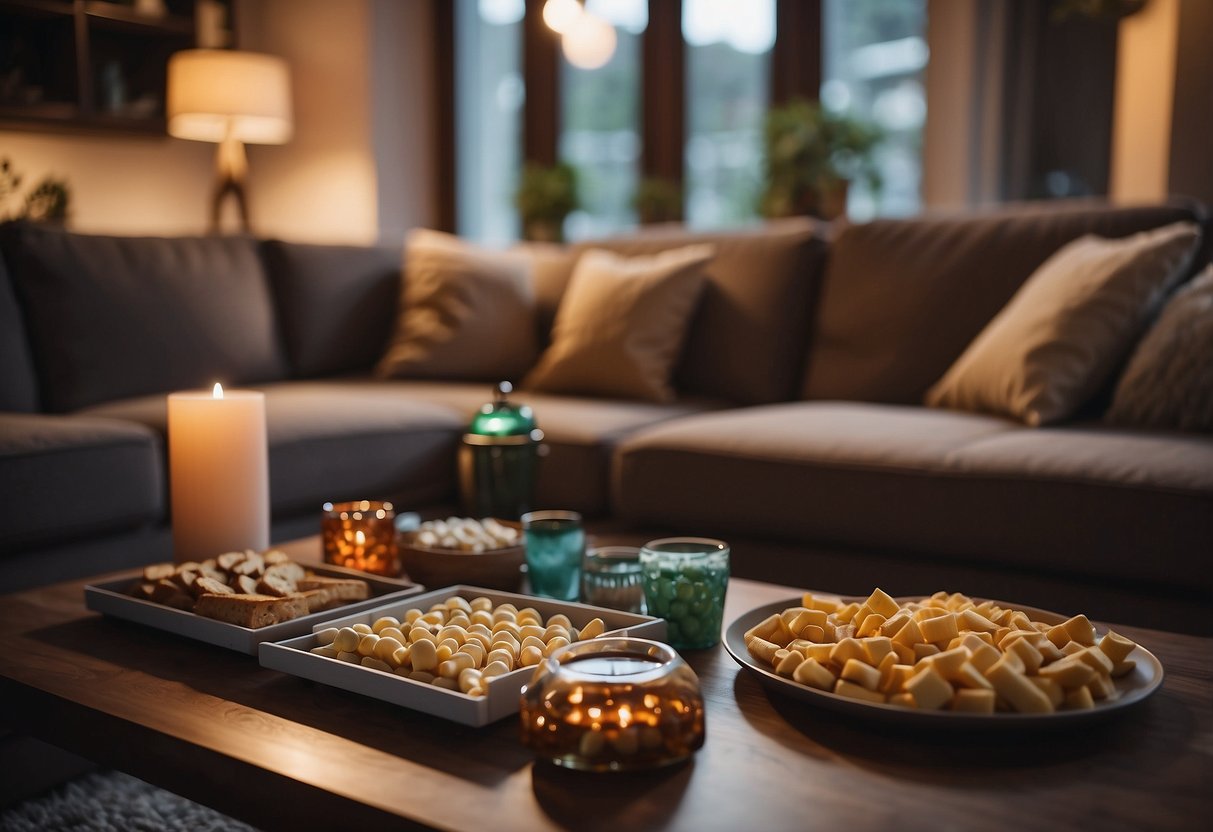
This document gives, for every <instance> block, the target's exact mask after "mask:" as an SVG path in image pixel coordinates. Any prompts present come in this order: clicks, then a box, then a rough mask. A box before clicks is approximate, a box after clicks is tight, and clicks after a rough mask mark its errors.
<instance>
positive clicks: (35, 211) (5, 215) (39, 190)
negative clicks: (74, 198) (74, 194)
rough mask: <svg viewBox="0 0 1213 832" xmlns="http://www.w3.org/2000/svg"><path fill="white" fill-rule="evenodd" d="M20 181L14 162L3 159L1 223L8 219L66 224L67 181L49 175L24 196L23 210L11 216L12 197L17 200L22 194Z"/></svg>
mask: <svg viewBox="0 0 1213 832" xmlns="http://www.w3.org/2000/svg"><path fill="white" fill-rule="evenodd" d="M21 181H22V177H21V174H19V173H17V171H16V170H15V169H14V168H13V166H12V163H11V162H9V160H8V159H0V222H2V221H4V220H8V219H17V220H30V221H31V222H45V223H56V224H59V225H62V224H64V223H66V222H67V215H68V208H69V206H70V204H71V191H70V189H69V188H68V185H67V180H64V179H55V178H53V177H50V176H48V177H46V178H45V179H43V180H42V181H41V182H39V183H38V184H37V185H36V186H34V188H33V190H31V191H29V192H28V193H27V194H26V195H25V200H24V205H23V207H22V209H21V211H20V212H18V213H15V214H12V215H11V216H10V213H9V211H8V201H9V197H16V196H17V195H18V194H19V192H20V190H21Z"/></svg>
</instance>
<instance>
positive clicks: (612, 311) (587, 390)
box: [523, 245, 714, 402]
mask: <svg viewBox="0 0 1213 832" xmlns="http://www.w3.org/2000/svg"><path fill="white" fill-rule="evenodd" d="M713 252H714V247H713V246H710V245H696V246H685V247H683V248H678V249H673V250H670V251H665V252H662V253H661V254H655V255H651V256H647V257H621V256H619V255H617V254H612V253H610V252H608V251H602V250H600V249H591V250H590V251H587V252H585V253H584V254H583V255H581V259H580V260H578V261H577V266H576V268H575V269H574V270H573V276H572V278H570V279H569V286H568V289H567V290H566V291H565V294H564V298H563V299H562V300H561V301H560V308H559V309H558V310H557V312H556V323H555V324H554V326H553V328H552V345H551V346H550V347H548V349H547V351H546V352H545V353H544V354H543V356H542V357H541V358H540V359H539V364H538V365H536V367H535V369H534V370H532V371H531V373H530V375H528V376H527V377H526V380H525V381H524V382H523V386H524V387H526V388H528V389H531V390H539V391H543V392H548V393H579V394H584V395H590V396H613V397H617V398H624V399H643V400H646V401H656V402H668V401H672V400H673V399H674V390H673V388H672V387H671V386H670V376H671V374H672V373H673V371H674V365H675V364H676V363H677V361H678V357H679V354H680V353H681V351H682V344H683V341H684V340H685V339H686V333H687V330H688V328H689V326H690V323H691V315H692V313H693V312H694V311H695V306H696V303H697V302H698V300H699V296H700V294H701V293H702V291H703V286H704V276H703V271H702V269H703V266H704V264H706V263H707V262H708V261H709V260H711V259H712V254H713Z"/></svg>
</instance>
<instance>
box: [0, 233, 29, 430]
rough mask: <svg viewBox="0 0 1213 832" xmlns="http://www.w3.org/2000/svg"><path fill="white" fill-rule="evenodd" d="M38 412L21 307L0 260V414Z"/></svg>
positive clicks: (2, 259) (2, 261)
mask: <svg viewBox="0 0 1213 832" xmlns="http://www.w3.org/2000/svg"><path fill="white" fill-rule="evenodd" d="M37 410H38V384H37V381H35V379H34V363H33V358H32V357H31V356H30V350H29V342H28V341H27V340H26V337H25V322H24V321H23V320H21V307H19V306H18V305H17V297H16V295H14V294H13V284H12V282H11V281H10V280H9V276H8V269H7V268H6V267H5V265H4V258H3V257H0V411H8V412H10V413H33V412H35V411H37Z"/></svg>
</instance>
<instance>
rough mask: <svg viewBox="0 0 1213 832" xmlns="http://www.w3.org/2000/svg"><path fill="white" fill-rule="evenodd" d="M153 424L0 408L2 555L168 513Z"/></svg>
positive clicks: (152, 519)
mask: <svg viewBox="0 0 1213 832" xmlns="http://www.w3.org/2000/svg"><path fill="white" fill-rule="evenodd" d="M163 450H164V449H163V444H162V442H161V441H160V438H159V437H158V436H157V435H156V434H155V433H154V432H153V431H151V430H149V429H148V428H146V427H144V426H142V425H137V424H131V423H128V422H119V421H114V420H110V419H99V418H86V417H81V416H52V415H45V414H37V415H36V414H17V413H0V468H3V470H4V476H3V477H0V553H10V552H14V551H19V550H22V549H26V548H33V547H37V546H40V545H50V544H56V543H61V542H64V541H69V540H73V539H77V538H82V537H85V536H88V535H93V534H101V533H111V532H117V531H123V530H128V529H134V528H138V527H140V526H144V525H147V524H150V523H155V522H157V521H159V520H162V519H163V518H164V513H165V480H164V474H163V465H164V461H163V459H164V454H163Z"/></svg>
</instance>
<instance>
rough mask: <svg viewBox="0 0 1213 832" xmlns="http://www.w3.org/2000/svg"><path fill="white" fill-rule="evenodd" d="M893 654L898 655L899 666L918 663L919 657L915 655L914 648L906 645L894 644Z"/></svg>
mask: <svg viewBox="0 0 1213 832" xmlns="http://www.w3.org/2000/svg"><path fill="white" fill-rule="evenodd" d="M893 652H894V653H896V654H897V662H898V664H914V663H915V662H917V661H918V657H917V656H915V655H914V648H913V647H910V646H909V645H906V644H900V643H898V642H896V641H895V642H893Z"/></svg>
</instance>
